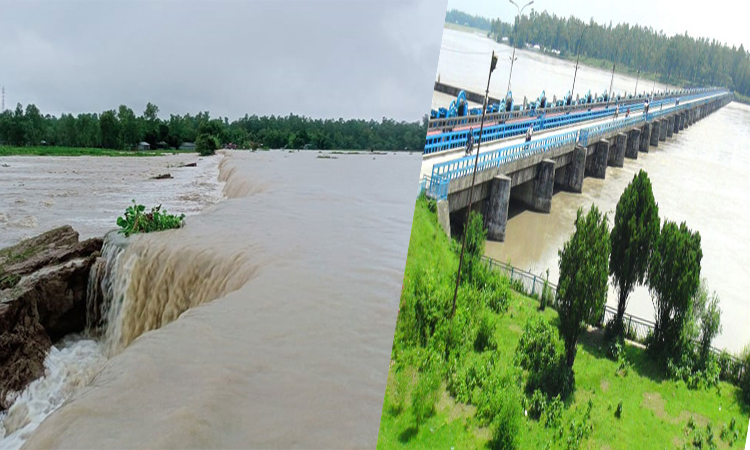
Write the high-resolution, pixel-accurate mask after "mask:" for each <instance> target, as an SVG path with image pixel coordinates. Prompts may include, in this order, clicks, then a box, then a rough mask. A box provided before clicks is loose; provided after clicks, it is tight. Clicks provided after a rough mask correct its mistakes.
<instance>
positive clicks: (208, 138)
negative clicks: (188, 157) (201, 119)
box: [195, 133, 220, 156]
mask: <svg viewBox="0 0 750 450" xmlns="http://www.w3.org/2000/svg"><path fill="white" fill-rule="evenodd" d="M219 145H220V144H219V139H218V138H217V137H216V136H214V135H212V134H208V133H201V134H199V135H198V138H197V139H196V140H195V150H197V151H198V153H199V154H200V155H201V156H210V155H213V154H214V153H216V150H217V149H218V148H219Z"/></svg>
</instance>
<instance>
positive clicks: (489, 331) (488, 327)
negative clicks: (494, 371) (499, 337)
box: [474, 312, 497, 352]
mask: <svg viewBox="0 0 750 450" xmlns="http://www.w3.org/2000/svg"><path fill="white" fill-rule="evenodd" d="M475 336H476V337H475V338H474V350H476V351H477V352H483V351H485V350H488V349H490V350H495V349H497V341H496V340H495V316H494V315H492V314H491V313H489V312H484V313H482V314H481V315H480V316H479V320H478V323H477V326H476V332H475Z"/></svg>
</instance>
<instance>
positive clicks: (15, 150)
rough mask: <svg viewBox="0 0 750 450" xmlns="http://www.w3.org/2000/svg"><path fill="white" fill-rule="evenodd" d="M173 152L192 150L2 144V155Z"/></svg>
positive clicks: (137, 154)
mask: <svg viewBox="0 0 750 450" xmlns="http://www.w3.org/2000/svg"><path fill="white" fill-rule="evenodd" d="M171 153H191V152H186V151H182V150H153V151H151V150H143V151H124V150H111V149H103V148H75V147H3V146H0V156H161V155H166V154H171ZM192 153H195V152H192Z"/></svg>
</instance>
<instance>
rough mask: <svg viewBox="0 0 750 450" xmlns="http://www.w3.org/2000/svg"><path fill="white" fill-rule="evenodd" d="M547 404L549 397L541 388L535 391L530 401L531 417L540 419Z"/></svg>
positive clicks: (529, 410) (529, 411)
mask: <svg viewBox="0 0 750 450" xmlns="http://www.w3.org/2000/svg"><path fill="white" fill-rule="evenodd" d="M546 406H547V397H546V396H545V395H544V394H543V393H542V391H540V390H539V389H537V390H535V391H534V395H532V396H531V401H530V402H529V407H528V413H529V417H531V418H532V419H534V420H539V419H540V418H541V417H542V413H544V410H545V408H546Z"/></svg>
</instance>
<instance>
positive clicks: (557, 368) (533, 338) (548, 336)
mask: <svg viewBox="0 0 750 450" xmlns="http://www.w3.org/2000/svg"><path fill="white" fill-rule="evenodd" d="M515 363H516V364H518V366H519V367H521V368H522V369H524V370H525V371H526V372H527V375H526V392H529V393H531V392H534V391H536V390H540V391H541V392H543V393H544V394H546V395H547V396H550V397H553V396H555V395H558V394H561V395H562V396H563V398H564V397H567V395H568V394H569V393H570V392H571V390H572V385H571V383H572V378H573V374H572V372H571V371H570V368H568V367H567V366H566V364H565V360H564V354H563V349H562V343H561V342H560V338H559V337H558V335H557V331H556V330H555V328H554V327H553V326H552V325H550V323H549V322H548V321H547V320H545V319H544V318H541V317H532V318H531V319H529V320H528V321H527V322H526V324H525V325H524V330H523V334H522V335H521V338H520V339H519V341H518V346H517V347H516V353H515Z"/></svg>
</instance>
